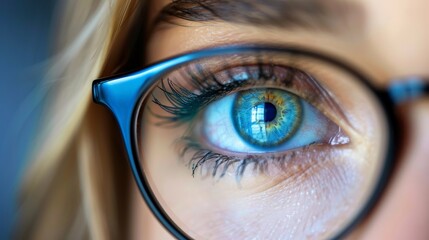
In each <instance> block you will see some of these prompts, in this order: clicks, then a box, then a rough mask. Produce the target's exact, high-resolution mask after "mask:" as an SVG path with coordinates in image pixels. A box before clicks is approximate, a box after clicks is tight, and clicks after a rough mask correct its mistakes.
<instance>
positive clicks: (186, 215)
mask: <svg viewBox="0 0 429 240" xmlns="http://www.w3.org/2000/svg"><path fill="white" fill-rule="evenodd" d="M152 89H153V90H152V92H151V94H148V95H147V97H146V98H145V99H142V101H141V106H140V110H139V112H138V117H137V118H136V126H137V129H136V134H137V136H136V139H137V142H138V150H139V159H140V163H141V166H142V168H143V169H142V170H143V172H144V174H145V176H146V178H147V180H148V183H149V186H150V188H151V190H152V191H153V193H154V194H155V196H156V198H157V200H158V201H159V203H160V204H161V206H162V208H163V209H164V210H165V211H166V213H167V214H168V215H169V217H170V218H171V219H172V220H173V221H174V222H175V223H176V224H177V225H178V226H179V227H180V228H181V229H183V230H184V231H185V232H186V233H188V234H189V235H190V236H191V237H193V238H196V239H246V238H252V239H306V238H310V239H311V238H330V237H334V236H335V235H336V234H338V233H339V232H340V231H341V230H342V229H344V228H345V227H346V226H347V224H349V223H350V222H351V221H353V220H354V218H355V217H356V215H357V214H358V213H359V212H360V211H361V210H362V208H363V207H364V206H365V204H366V202H367V201H368V199H369V198H370V197H371V194H372V193H373V191H374V188H375V185H376V184H377V181H378V176H379V174H380V172H381V171H382V167H383V161H384V158H385V151H386V139H385V138H386V127H387V124H386V119H385V117H384V115H382V114H381V106H380V104H379V103H378V101H377V98H376V97H375V96H374V95H373V93H372V91H370V90H369V89H368V88H367V87H366V86H364V85H363V84H362V83H361V82H360V81H359V80H358V79H356V78H354V77H353V76H352V75H351V74H350V73H348V72H346V71H344V70H342V69H341V68H339V67H336V66H333V65H330V64H328V63H325V62H323V61H320V60H317V59H313V58H309V57H304V56H298V55H289V54H287V53H282V52H273V51H267V52H263V51H258V52H240V53H235V54H229V55H223V56H213V57H210V58H204V59H200V60H198V61H194V62H189V63H187V64H185V65H182V66H180V67H179V68H176V69H172V70H171V71H169V72H166V73H165V74H164V75H163V76H162V77H160V78H159V79H158V81H157V82H156V83H155V85H154V86H153V88H152ZM351 90H353V91H351Z"/></svg>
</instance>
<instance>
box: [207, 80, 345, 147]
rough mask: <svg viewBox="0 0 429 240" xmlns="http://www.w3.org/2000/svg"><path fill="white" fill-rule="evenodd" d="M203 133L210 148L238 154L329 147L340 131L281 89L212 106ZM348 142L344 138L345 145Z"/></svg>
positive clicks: (259, 91) (234, 97) (254, 92)
mask: <svg viewBox="0 0 429 240" xmlns="http://www.w3.org/2000/svg"><path fill="white" fill-rule="evenodd" d="M202 122H203V124H201V125H200V127H201V129H200V131H201V132H202V133H203V135H204V138H205V139H207V142H208V144H209V145H212V146H213V147H216V148H220V149H222V150H226V151H231V152H236V153H246V154H247V153H267V152H281V151H287V150H290V149H295V148H299V147H304V146H308V145H311V144H329V143H330V140H332V139H334V138H335V137H336V136H338V134H341V133H340V132H339V127H338V125H336V124H335V123H333V122H332V121H331V120H329V119H328V118H327V117H326V116H324V115H323V114H322V113H321V112H320V111H319V110H317V109H316V108H315V107H313V106H312V105H311V104H310V103H308V102H307V101H305V100H303V99H302V98H300V97H299V96H297V95H295V94H293V93H291V92H288V91H286V90H282V89H275V88H259V89H250V90H244V91H239V92H237V93H234V94H231V95H228V96H225V97H223V98H222V99H219V100H217V101H215V102H213V103H211V104H210V105H209V106H208V107H207V109H206V110H205V112H204V113H203V117H202ZM347 141H348V138H347V137H346V136H344V138H343V143H345V142H347Z"/></svg>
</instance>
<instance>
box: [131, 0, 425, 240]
mask: <svg viewBox="0 0 429 240" xmlns="http://www.w3.org/2000/svg"><path fill="white" fill-rule="evenodd" d="M168 3H169V1H164V0H163V1H161V0H157V1H154V2H153V4H152V5H151V10H150V11H149V12H151V13H152V14H153V15H152V16H151V19H153V18H154V17H155V16H156V14H157V13H158V12H159V11H160V9H161V8H162V7H163V6H165V5H166V4H168ZM356 3H358V4H359V5H361V6H363V9H364V11H365V13H366V14H365V22H366V24H365V29H364V30H363V31H362V32H361V33H360V34H359V35H358V36H356V35H353V34H351V33H346V34H341V35H336V34H332V33H331V34H327V33H314V32H311V31H309V30H307V31H284V30H280V29H266V28H264V29H262V28H257V27H251V26H242V25H238V24H232V23H225V22H219V23H210V24H200V23H188V24H187V26H191V27H179V26H174V27H166V28H162V29H157V30H155V31H154V32H153V34H152V36H151V38H150V39H151V41H150V42H149V44H148V48H147V49H148V56H147V59H148V63H152V62H156V61H159V60H162V59H165V58H168V57H171V56H173V55H177V54H181V53H184V52H188V51H191V50H197V49H201V48H207V47H209V46H214V45H222V44H231V43H255V42H262V41H263V42H265V43H266V42H268V43H276V44H285V43H299V44H300V45H303V46H309V47H314V46H315V45H316V47H317V49H320V50H323V51H326V52H330V53H333V54H334V55H335V56H340V57H342V58H343V59H346V60H348V61H349V62H351V63H352V64H354V65H355V66H357V67H359V68H360V69H363V70H364V71H366V72H368V73H369V74H371V76H372V77H373V79H377V80H376V81H378V82H376V84H380V85H383V86H385V85H387V84H388V83H389V82H390V81H391V80H390V79H394V78H398V77H402V76H412V75H422V76H429V67H428V66H429V44H428V43H429V28H427V22H429V15H428V14H427V10H429V2H428V1H426V0H412V1H400V0H395V1H387V0H381V1H371V0H356ZM171 39H174V41H172V40H171ZM314 39H317V43H315V41H314ZM155 49H156V51H155ZM404 109H406V110H405V111H403V112H401V114H403V116H404V118H406V119H407V124H406V131H407V136H408V138H407V141H405V146H404V151H403V154H402V155H401V156H400V159H399V164H398V166H397V169H396V171H395V173H394V176H393V178H392V179H391V180H390V182H389V185H388V188H387V190H386V191H385V193H384V195H383V197H382V199H381V200H380V202H379V203H378V205H377V207H376V208H375V210H374V211H373V212H372V213H371V215H370V216H369V217H368V218H366V219H365V221H364V222H363V223H361V224H360V225H359V226H358V227H357V228H356V229H355V230H354V231H353V232H352V234H351V235H350V236H349V237H348V238H349V239H429V228H428V227H427V226H428V223H429V205H428V204H427V203H428V202H429V175H428V174H427V171H428V170H429V148H428V147H427V144H428V143H429V124H427V123H429V100H428V99H421V100H418V101H415V102H411V103H407V104H406V106H405V107H404ZM132 196H133V197H132V203H131V204H132V206H133V207H132V213H131V216H132V224H131V229H130V231H131V236H132V238H133V239H172V237H171V236H170V235H169V234H168V233H167V232H166V231H165V230H164V229H163V228H162V226H160V224H159V223H158V222H157V220H156V219H155V218H154V217H153V216H152V214H151V213H150V212H149V210H148V209H147V207H146V205H145V203H144V201H143V199H142V198H141V196H140V194H139V192H138V190H137V187H135V188H133V191H132Z"/></svg>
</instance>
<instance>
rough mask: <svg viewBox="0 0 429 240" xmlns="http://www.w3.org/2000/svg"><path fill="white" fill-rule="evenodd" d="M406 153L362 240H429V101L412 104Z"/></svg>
mask: <svg viewBox="0 0 429 240" xmlns="http://www.w3.org/2000/svg"><path fill="white" fill-rule="evenodd" d="M405 114H406V118H408V119H409V121H408V124H407V129H409V131H410V132H409V133H408V134H407V135H408V138H407V144H406V149H404V151H405V152H404V154H403V155H401V159H398V161H399V162H398V164H397V169H396V170H395V173H394V176H393V177H392V178H391V180H390V182H389V185H388V188H387V189H386V191H385V193H384V195H383V197H382V199H381V200H380V202H379V203H378V206H377V208H376V209H375V210H374V212H373V213H372V214H373V215H372V216H370V217H369V219H368V220H367V221H366V222H365V224H364V226H362V228H361V229H360V230H362V231H359V232H360V234H359V235H360V237H359V238H362V239H415V240H419V239H422V240H423V239H424V240H427V239H429V99H423V100H419V101H416V102H413V103H412V104H410V107H409V108H407V111H406V113H405Z"/></svg>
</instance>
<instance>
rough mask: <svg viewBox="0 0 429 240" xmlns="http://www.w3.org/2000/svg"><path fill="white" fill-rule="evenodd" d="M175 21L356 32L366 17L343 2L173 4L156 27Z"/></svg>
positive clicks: (205, 0)
mask: <svg viewBox="0 0 429 240" xmlns="http://www.w3.org/2000/svg"><path fill="white" fill-rule="evenodd" d="M177 20H186V21H191V22H200V23H203V22H211V21H226V22H232V23H238V24H245V25H253V26H271V27H280V28H286V29H291V30H294V29H297V28H299V29H311V30H323V31H334V32H337V31H344V30H347V31H353V32H357V31H361V30H362V29H363V25H364V20H365V14H364V11H363V8H362V6H361V5H359V4H358V3H354V2H350V1H346V0H173V2H171V3H170V4H168V5H167V6H165V7H164V8H163V9H162V10H161V12H160V14H159V15H158V17H157V19H156V21H155V25H158V24H162V23H168V24H173V25H181V22H179V21H177Z"/></svg>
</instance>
